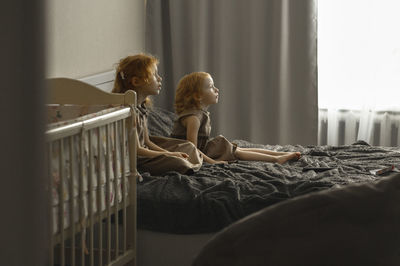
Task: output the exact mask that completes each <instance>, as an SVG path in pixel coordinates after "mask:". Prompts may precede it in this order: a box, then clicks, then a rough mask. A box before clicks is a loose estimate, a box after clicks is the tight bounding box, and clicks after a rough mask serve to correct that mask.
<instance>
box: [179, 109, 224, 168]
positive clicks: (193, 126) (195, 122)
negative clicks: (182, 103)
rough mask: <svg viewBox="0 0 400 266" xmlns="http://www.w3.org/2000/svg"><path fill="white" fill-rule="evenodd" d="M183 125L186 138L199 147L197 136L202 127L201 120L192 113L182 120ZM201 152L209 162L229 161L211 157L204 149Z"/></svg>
mask: <svg viewBox="0 0 400 266" xmlns="http://www.w3.org/2000/svg"><path fill="white" fill-rule="evenodd" d="M182 125H183V126H184V127H186V139H187V140H188V141H190V142H192V143H193V144H194V145H195V146H196V147H197V137H198V133H199V128H200V120H199V118H198V117H197V116H195V115H191V116H188V117H186V118H184V119H183V120H182ZM199 152H200V153H201V154H202V155H203V159H204V161H205V162H207V163H211V164H216V163H227V162H225V161H216V160H214V159H211V158H210V157H208V156H207V155H205V154H204V153H203V152H202V151H200V150H199Z"/></svg>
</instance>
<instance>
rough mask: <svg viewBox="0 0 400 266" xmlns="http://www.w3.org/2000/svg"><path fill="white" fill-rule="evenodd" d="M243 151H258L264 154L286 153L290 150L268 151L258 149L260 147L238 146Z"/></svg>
mask: <svg viewBox="0 0 400 266" xmlns="http://www.w3.org/2000/svg"><path fill="white" fill-rule="evenodd" d="M240 149H241V150H243V151H252V152H258V153H264V154H269V155H286V154H289V153H291V152H280V151H270V150H266V149H260V148H240Z"/></svg>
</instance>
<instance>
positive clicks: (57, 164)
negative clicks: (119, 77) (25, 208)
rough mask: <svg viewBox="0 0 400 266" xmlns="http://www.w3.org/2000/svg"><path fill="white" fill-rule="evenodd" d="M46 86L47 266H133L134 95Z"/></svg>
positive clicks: (76, 85) (65, 83)
mask: <svg viewBox="0 0 400 266" xmlns="http://www.w3.org/2000/svg"><path fill="white" fill-rule="evenodd" d="M47 85H48V89H49V93H48V99H47V103H48V104H50V105H48V114H49V115H48V128H47V131H46V145H47V150H46V151H47V154H46V161H47V167H48V177H49V178H48V181H49V183H48V186H49V208H50V212H49V213H50V214H51V215H50V216H51V221H50V225H51V227H52V228H51V232H52V234H51V236H50V239H49V241H50V248H49V250H50V254H49V262H50V263H49V265H136V177H137V172H136V133H135V130H136V128H135V124H134V123H133V122H134V120H133V119H134V117H135V109H134V108H133V107H134V106H135V105H136V94H135V92H134V91H128V92H127V93H125V94H114V93H107V92H104V91H101V90H100V89H98V88H96V87H94V86H92V85H89V84H87V83H84V82H81V81H78V80H73V79H67V78H55V79H49V80H48V83H47ZM68 108H70V109H68ZM71 110H73V111H71ZM74 112H75V114H73V113H74ZM71 116H72V117H71Z"/></svg>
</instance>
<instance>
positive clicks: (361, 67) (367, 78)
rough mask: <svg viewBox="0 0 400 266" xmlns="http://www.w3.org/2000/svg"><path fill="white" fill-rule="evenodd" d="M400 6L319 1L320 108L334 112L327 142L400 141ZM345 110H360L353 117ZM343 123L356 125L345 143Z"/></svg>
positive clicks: (390, 1)
mask: <svg viewBox="0 0 400 266" xmlns="http://www.w3.org/2000/svg"><path fill="white" fill-rule="evenodd" d="M399 8H400V3H399V1H397V0H351V1H348V0H326V1H320V2H319V3H318V88H319V108H320V109H325V110H326V111H327V113H328V115H327V118H326V120H327V124H328V136H327V144H330V145H337V144H351V143H352V142H355V141H356V140H364V141H367V142H368V143H370V144H373V145H383V146H394V145H398V144H400V142H399V141H398V140H400V132H399V133H398V132H397V131H398V130H397V131H396V130H395V129H396V128H397V129H398V128H399V122H400V112H399V111H400V104H399V100H398V97H399V96H400V94H399V90H400V75H399V73H400V34H397V31H398V30H397V27H398V25H399V24H400V17H399V16H398V14H397V13H398V10H399ZM338 17H340V19H338ZM344 110H346V111H347V112H346V113H349V114H350V113H352V114H356V117H355V119H353V122H350V121H347V122H345V121H344V119H341V118H340V117H343V113H344ZM346 119H347V118H346ZM341 125H342V127H344V128H347V127H348V126H350V127H352V128H354V130H353V129H351V130H348V131H349V132H351V134H352V136H353V137H351V138H347V141H346V142H344V143H340V141H339V140H338V138H339V137H338V136H339V135H340V134H339V132H340V131H341V129H340V128H339V127H340V126H341ZM342 131H343V130H342ZM354 133H355V134H354ZM320 134H321V133H320Z"/></svg>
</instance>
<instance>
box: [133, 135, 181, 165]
mask: <svg viewBox="0 0 400 266" xmlns="http://www.w3.org/2000/svg"><path fill="white" fill-rule="evenodd" d="M147 132H148V131H147V128H144V143H145V144H146V146H147V147H149V148H148V149H147V148H144V147H140V145H138V155H139V156H144V157H150V158H153V157H156V156H158V155H163V154H166V155H171V156H175V157H180V158H183V159H187V158H189V155H188V154H186V153H184V152H170V151H167V150H165V149H163V148H161V147H160V146H158V145H157V144H155V143H154V142H152V141H151V140H150V138H149V134H148V133H147ZM138 143H139V142H138Z"/></svg>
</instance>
